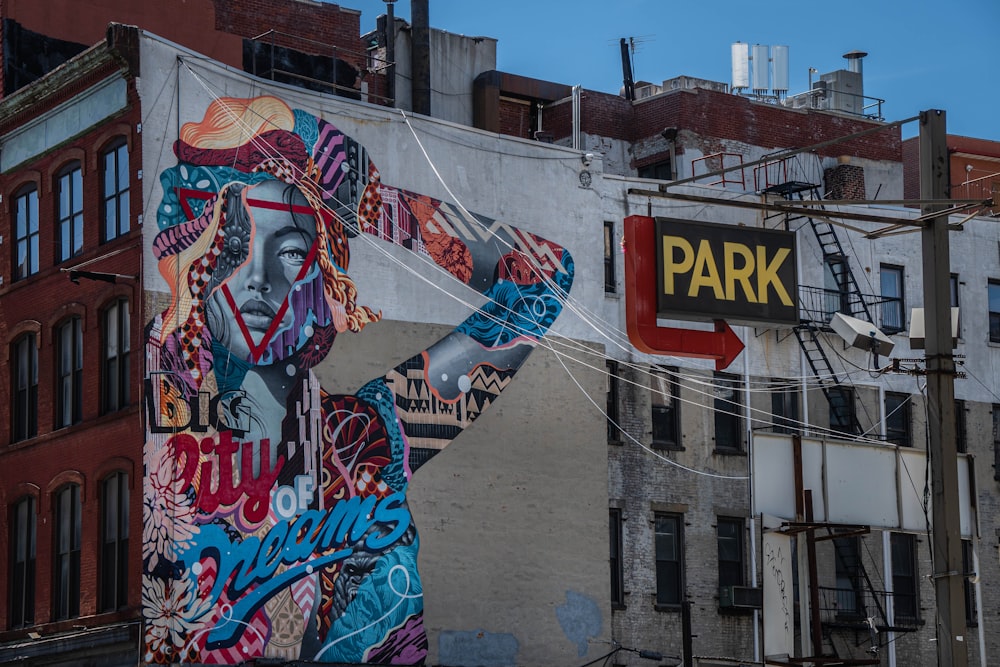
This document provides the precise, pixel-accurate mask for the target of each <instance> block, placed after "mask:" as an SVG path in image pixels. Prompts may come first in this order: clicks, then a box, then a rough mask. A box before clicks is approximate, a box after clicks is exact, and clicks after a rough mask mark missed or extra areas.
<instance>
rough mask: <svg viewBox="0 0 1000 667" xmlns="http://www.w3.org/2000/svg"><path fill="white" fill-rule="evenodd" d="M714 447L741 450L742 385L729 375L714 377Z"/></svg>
mask: <svg viewBox="0 0 1000 667" xmlns="http://www.w3.org/2000/svg"><path fill="white" fill-rule="evenodd" d="M713 407H714V410H715V447H716V449H724V450H732V451H739V450H741V449H743V416H742V415H743V383H742V382H741V381H740V380H738V379H736V378H734V377H732V376H729V375H722V374H718V373H717V374H716V375H715V399H714V406H713Z"/></svg>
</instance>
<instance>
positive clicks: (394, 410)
mask: <svg viewBox="0 0 1000 667" xmlns="http://www.w3.org/2000/svg"><path fill="white" fill-rule="evenodd" d="M175 153H176V155H177V159H178V163H177V165H176V166H174V167H171V168H169V169H166V170H165V171H164V172H163V173H162V174H160V180H161V184H162V186H163V192H164V195H163V200H162V202H161V203H160V204H159V209H158V215H157V222H158V229H157V230H156V235H155V239H153V242H152V254H153V258H152V259H153V260H155V261H156V262H157V265H158V268H159V272H160V274H161V275H162V277H163V280H164V281H165V282H166V284H167V285H168V286H169V290H170V294H169V299H168V301H167V303H166V304H164V310H163V311H162V312H161V313H159V314H157V315H156V316H155V317H154V318H153V319H152V320H151V321H150V322H149V323H148V325H147V332H146V334H147V346H146V368H147V377H146V392H145V394H146V398H145V400H146V409H147V417H148V427H147V437H146V446H145V471H146V472H145V484H144V498H143V500H144V505H143V522H144V534H143V567H144V572H143V591H142V592H143V614H144V617H145V621H146V632H145V647H146V648H145V651H146V653H145V656H146V660H147V661H148V662H151V663H170V662H201V663H239V662H241V661H243V660H246V659H247V658H251V657H256V656H262V655H267V656H277V657H285V658H298V659H309V660H322V661H336V662H370V663H402V664H419V663H421V662H422V661H423V659H424V657H425V655H426V652H427V639H426V636H425V634H424V630H423V623H422V614H423V604H422V592H421V584H420V578H419V576H418V573H417V550H418V546H419V538H418V536H417V531H416V528H415V526H414V525H413V521H412V519H411V515H410V512H409V508H408V505H407V497H406V491H407V486H408V484H409V481H410V479H411V477H412V475H413V474H414V472H416V470H417V469H418V468H419V467H420V465H422V464H423V463H425V462H426V461H428V460H429V459H430V458H431V457H432V456H433V455H434V454H435V453H436V452H438V451H440V449H441V448H443V447H444V446H446V445H447V444H448V443H450V442H451V441H452V440H453V439H454V438H455V437H456V436H457V435H458V434H459V433H461V432H462V430H463V429H464V428H465V427H466V426H468V425H469V424H470V423H471V422H472V421H474V420H475V419H476V418H477V417H478V416H479V414H480V413H481V412H482V411H483V410H484V409H485V408H487V407H488V406H489V405H490V403H491V402H492V401H493V400H494V399H495V398H496V397H497V396H498V395H499V394H500V392H501V391H502V390H503V389H504V388H505V387H506V386H508V384H509V383H510V381H511V379H512V377H513V376H514V374H515V373H516V371H517V369H518V368H519V367H520V366H521V364H522V363H523V362H524V360H525V359H526V357H527V355H528V354H529V353H530V351H531V350H532V349H533V347H534V346H535V345H536V343H537V341H538V339H539V338H540V337H541V336H542V335H544V333H545V332H546V330H547V329H548V328H549V326H550V325H551V324H552V322H553V321H554V320H555V318H556V316H557V315H558V314H559V312H560V309H561V300H562V299H563V298H564V297H565V295H566V293H567V292H568V291H569V289H570V285H571V283H572V276H573V261H572V259H571V257H570V255H569V253H568V252H567V251H566V250H564V249H563V248H561V247H559V246H558V245H556V244H555V243H552V242H550V241H547V240H544V239H542V238H539V237H537V236H534V235H532V234H528V233H525V232H522V231H520V230H518V229H515V228H513V227H511V226H509V225H506V224H503V223H501V222H496V221H493V220H489V219H486V218H484V217H482V216H478V215H477V216H473V215H472V214H470V213H468V212H467V211H465V210H464V209H460V208H459V207H457V206H454V205H451V204H447V203H444V202H441V201H437V200H435V199H432V198H430V197H426V196H422V195H418V194H414V193H412V192H407V191H404V190H400V189H396V188H392V187H389V186H387V185H384V184H382V183H381V182H380V177H379V172H378V169H377V168H376V167H375V165H374V163H373V162H372V161H371V160H370V159H369V157H368V154H367V153H366V151H365V149H364V147H363V146H362V145H361V144H359V143H358V142H357V141H355V140H354V139H352V138H351V137H348V136H346V135H345V134H343V133H342V132H340V131H339V130H337V128H336V127H334V125H332V124H331V123H329V122H327V121H325V120H323V119H320V118H317V117H315V116H313V115H311V114H309V113H306V112H304V111H301V110H297V109H291V108H290V107H289V106H287V105H286V104H285V103H284V102H283V101H281V100H279V99H277V98H274V97H258V98H253V99H234V98H224V99H217V100H215V101H214V102H212V103H211V104H210V105H209V106H208V108H207V109H206V112H205V116H204V118H203V119H202V120H200V121H197V122H190V123H187V124H185V125H183V126H182V128H181V132H180V138H179V140H178V141H177V142H176V144H175ZM361 235H366V236H361ZM376 239H380V240H381V241H382V242H388V243H392V244H395V245H398V246H401V247H402V248H405V249H408V250H410V251H412V252H415V253H419V254H420V255H422V256H424V257H425V258H427V259H429V260H432V261H433V262H434V263H436V264H437V265H438V266H439V267H442V268H443V269H445V270H446V271H448V272H449V273H450V274H451V275H452V276H454V277H455V278H457V279H458V280H460V281H462V282H463V283H465V284H466V285H468V286H470V287H472V288H474V289H476V290H478V291H479V292H481V293H483V294H484V295H485V296H486V297H488V298H487V300H486V305H484V306H483V307H482V308H481V309H479V310H478V311H476V312H474V313H473V314H472V315H471V316H470V317H468V319H466V320H465V321H464V322H462V323H461V324H460V325H459V326H458V327H457V328H455V329H454V330H453V331H452V332H451V333H450V334H449V335H447V336H446V337H445V338H443V339H442V340H440V341H439V342H437V343H435V344H434V345H432V346H431V347H430V348H428V349H426V350H424V351H423V352H420V353H418V354H416V355H414V356H413V357H411V358H410V359H409V360H407V361H405V362H404V363H402V364H400V365H398V366H396V367H395V368H391V369H389V370H388V372H386V374H385V375H384V376H383V377H378V378H375V379H373V380H371V381H370V382H368V383H367V384H365V385H364V386H362V387H360V388H358V389H357V390H356V392H355V393H354V394H353V395H336V394H332V393H328V392H326V391H324V389H323V388H322V387H320V386H319V383H318V381H317V379H316V377H315V375H314V374H313V373H312V372H311V371H310V369H311V368H313V367H315V366H316V365H317V364H320V363H321V362H323V360H324V359H325V358H326V357H327V356H328V355H329V354H330V353H331V350H332V348H333V343H334V339H335V338H336V337H337V336H338V335H340V334H344V335H352V334H358V333H359V332H361V331H362V330H363V329H364V328H365V327H366V326H373V325H376V323H377V322H378V321H379V319H380V318H381V311H380V310H379V309H378V304H365V303H364V295H363V294H358V291H357V289H356V287H355V283H354V281H352V279H351V277H350V276H349V274H348V268H349V263H350V252H349V249H350V248H349V247H350V244H351V243H359V242H375V243H377V244H379V246H384V245H385V243H379V242H378V241H377V240H376ZM363 270H364V267H353V272H354V273H355V275H357V274H358V272H360V271H363ZM428 306H429V307H430V304H428ZM376 326H377V325H376Z"/></svg>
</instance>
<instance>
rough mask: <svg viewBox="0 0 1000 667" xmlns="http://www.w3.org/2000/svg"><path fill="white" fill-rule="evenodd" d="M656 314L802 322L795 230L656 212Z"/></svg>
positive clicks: (731, 319)
mask: <svg viewBox="0 0 1000 667" xmlns="http://www.w3.org/2000/svg"><path fill="white" fill-rule="evenodd" d="M655 245H656V268H657V271H656V275H657V279H656V280H657V292H656V294H657V296H656V310H657V316H658V317H661V318H668V319H686V318H689V317H695V318H701V317H708V318H712V319H726V320H729V321H734V322H748V323H749V322H752V323H758V322H759V323H762V324H798V323H799V315H798V307H797V299H798V278H797V272H796V256H795V234H794V233H792V232H786V231H782V230H777V229H761V228H758V227H746V226H742V225H723V224H717V223H710V222H692V221H690V220H677V219H673V218H656V236H655Z"/></svg>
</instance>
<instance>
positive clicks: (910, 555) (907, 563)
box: [889, 533, 919, 621]
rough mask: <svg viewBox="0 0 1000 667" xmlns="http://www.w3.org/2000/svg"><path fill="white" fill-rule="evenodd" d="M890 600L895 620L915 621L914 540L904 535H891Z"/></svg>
mask: <svg viewBox="0 0 1000 667" xmlns="http://www.w3.org/2000/svg"><path fill="white" fill-rule="evenodd" d="M889 542H890V545H891V551H892V600H893V609H894V611H895V617H896V620H897V621H898V620H909V621H915V620H917V619H918V618H919V616H918V615H917V612H918V611H919V608H918V607H917V553H916V539H915V538H914V537H913V535H908V534H906V533H892V534H891V535H890V538H889Z"/></svg>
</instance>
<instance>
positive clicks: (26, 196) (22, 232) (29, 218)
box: [14, 185, 38, 280]
mask: <svg viewBox="0 0 1000 667" xmlns="http://www.w3.org/2000/svg"><path fill="white" fill-rule="evenodd" d="M14 227H15V229H14V253H15V257H14V280H23V279H24V278H27V277H28V276H31V275H34V274H36V273H38V188H36V187H35V186H34V185H30V186H27V187H25V188H23V189H22V190H20V191H19V192H18V193H17V194H16V195H15V196H14Z"/></svg>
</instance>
